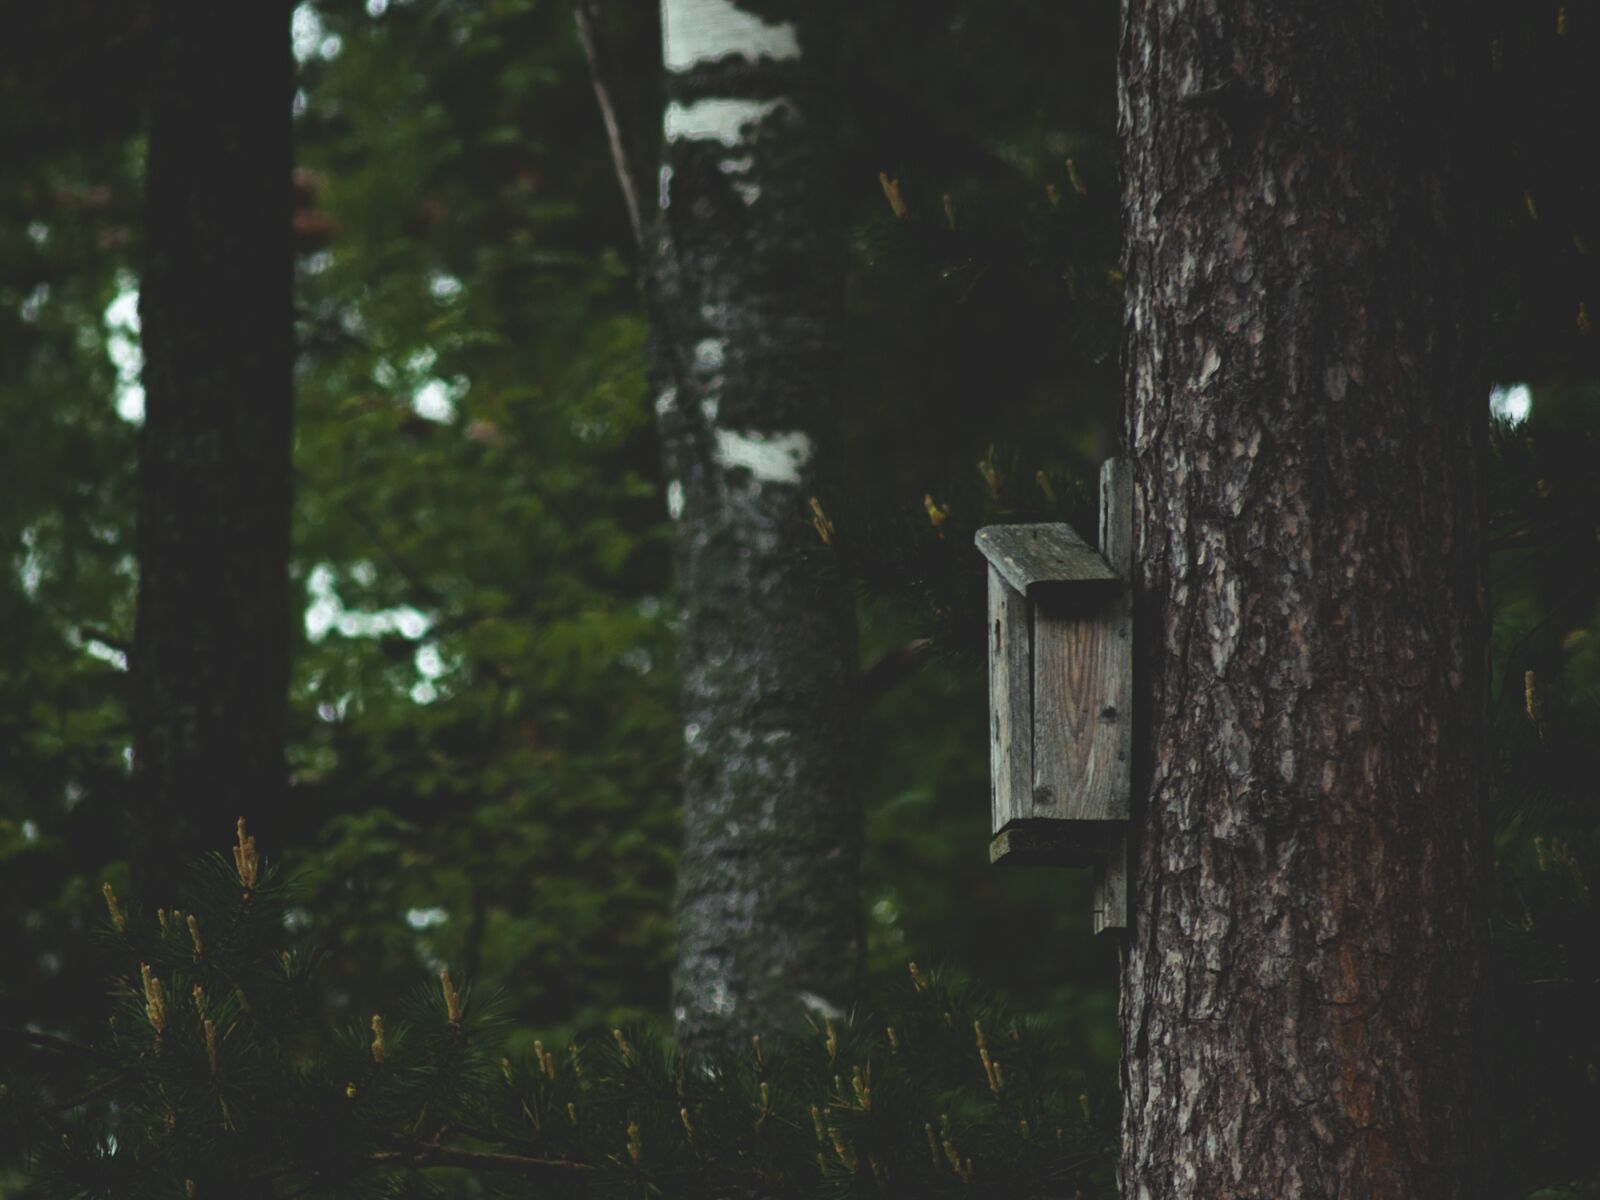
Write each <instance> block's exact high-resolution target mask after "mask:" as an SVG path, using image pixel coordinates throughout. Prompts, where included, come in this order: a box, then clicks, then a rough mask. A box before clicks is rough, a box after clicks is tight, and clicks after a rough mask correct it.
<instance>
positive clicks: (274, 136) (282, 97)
mask: <svg viewBox="0 0 1600 1200" xmlns="http://www.w3.org/2000/svg"><path fill="white" fill-rule="evenodd" d="M155 19H156V21H157V34H156V39H155V44H156V48H157V54H158V61H157V63H156V67H155V73H154V94H153V99H152V104H151V113H150V142H149V158H148V182H147V188H148V197H147V204H148V212H147V217H146V238H147V246H146V253H147V259H146V267H145V274H144V279H143V281H142V285H141V289H140V302H139V308H140V317H141V325H142V337H143V343H144V353H145V368H144V388H145V421H144V428H143V430H142V431H141V434H140V441H139V515H138V558H139V592H138V610H137V616H136V625H135V635H134V647H133V663H132V668H133V682H134V704H133V707H134V786H135V795H136V797H137V812H136V814H135V819H136V822H137V827H136V831H135V862H136V864H137V868H138V870H139V873H140V875H141V876H142V877H143V878H144V879H145V880H147V881H148V882H150V883H151V884H152V885H154V886H155V887H156V888H157V889H158V892H159V893H160V894H165V893H166V889H167V888H168V887H169V886H170V884H169V882H168V881H169V879H170V872H171V871H172V869H173V866H174V864H175V863H176V862H178V861H179V860H181V859H182V858H183V857H185V856H187V855H188V854H190V853H192V852H194V851H195V850H196V849H199V848H202V847H204V848H211V849H217V850H220V849H222V848H223V847H224V846H225V845H226V844H227V843H228V841H229V838H230V833H231V829H232V824H233V821H234V819H235V818H236V817H237V816H239V815H240V814H244V815H246V816H247V817H249V818H251V819H252V820H260V821H261V822H263V823H266V822H269V821H270V818H271V817H272V815H273V812H274V810H275V808H276V806H277V805H279V804H280V803H281V801H282V795H283V791H284V786H285V779H284V737H285V723H286V704H287V685H288V654H289V633H290V628H291V626H290V619H291V618H290V609H289V589H288V577H287V569H288V553H289V462H290V421H291V406H292V387H291V379H290V374H291V369H292V365H293V364H292V352H293V348H292V341H293V329H292V310H291V285H292V273H293V267H294V258H293V250H292V245H291V229H290V215H291V179H290V175H291V169H292V163H291V153H292V151H291V141H290V121H291V113H290V100H291V86H292V84H291V80H292V58H291V55H290V50H289V8H288V6H287V5H284V4H270V3H262V4H245V5H229V4H221V5H219V4H216V3H211V2H210V0H161V2H160V3H157V4H156V5H155Z"/></svg>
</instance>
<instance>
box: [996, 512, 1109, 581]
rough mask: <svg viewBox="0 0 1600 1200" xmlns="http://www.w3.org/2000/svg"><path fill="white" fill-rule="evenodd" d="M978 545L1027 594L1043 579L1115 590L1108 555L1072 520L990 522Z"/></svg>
mask: <svg viewBox="0 0 1600 1200" xmlns="http://www.w3.org/2000/svg"><path fill="white" fill-rule="evenodd" d="M976 542H977V546H978V550H979V551H980V552H981V553H982V554H983V556H984V557H985V558H987V559H988V560H989V563H990V565H991V566H993V567H994V569H995V570H997V571H999V572H1000V574H1001V576H1002V577H1003V578H1004V579H1005V581H1006V582H1007V583H1009V584H1010V585H1011V586H1012V587H1014V588H1016V589H1017V591H1019V592H1021V593H1022V594H1023V595H1025V596H1027V595H1030V591H1031V589H1033V588H1035V587H1036V586H1037V585H1039V584H1050V583H1069V582H1070V583H1073V584H1075V585H1084V586H1083V587H1082V588H1080V589H1078V590H1080V591H1083V590H1089V591H1094V590H1096V585H1099V587H1101V588H1103V589H1104V590H1105V591H1106V592H1108V593H1114V592H1115V589H1116V587H1117V585H1118V584H1119V582H1120V580H1119V579H1118V576H1117V573H1116V572H1115V571H1113V570H1112V569H1111V567H1110V565H1109V564H1107V562H1106V561H1105V559H1103V558H1101V557H1100V554H1099V552H1098V551H1096V550H1095V548H1094V547H1093V546H1091V545H1089V543H1088V542H1086V541H1084V540H1083V539H1082V538H1081V537H1079V536H1078V533H1077V531H1076V530H1074V529H1073V528H1072V526H1070V525H1066V524H1062V523H1061V522H1055V523H1053V524H1046V525H987V526H985V527H984V528H982V529H980V530H978V535H977V538H976Z"/></svg>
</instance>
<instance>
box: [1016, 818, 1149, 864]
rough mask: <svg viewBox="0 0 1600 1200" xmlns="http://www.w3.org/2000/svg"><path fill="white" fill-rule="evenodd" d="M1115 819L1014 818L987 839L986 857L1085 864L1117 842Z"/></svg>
mask: <svg viewBox="0 0 1600 1200" xmlns="http://www.w3.org/2000/svg"><path fill="white" fill-rule="evenodd" d="M1121 837H1122V827H1121V825H1119V824H1118V823H1117V822H1115V821H1027V820H1024V821H1020V822H1017V821H1014V822H1012V823H1011V824H1010V825H1008V826H1006V827H1005V828H1004V829H1002V830H1000V831H999V832H998V833H996V834H995V835H994V838H993V839H992V840H991V841H990V842H989V861H990V862H991V863H993V864H995V865H997V866H1007V867H1088V866H1094V865H1097V864H1099V863H1101V862H1103V861H1104V860H1105V857H1106V854H1107V852H1108V851H1109V850H1110V849H1111V848H1112V847H1113V846H1115V845H1117V844H1120V839H1121Z"/></svg>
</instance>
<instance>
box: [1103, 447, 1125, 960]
mask: <svg viewBox="0 0 1600 1200" xmlns="http://www.w3.org/2000/svg"><path fill="white" fill-rule="evenodd" d="M1100 553H1101V554H1102V555H1104V557H1105V559H1106V561H1107V562H1108V563H1110V564H1111V568H1112V570H1114V571H1116V572H1117V574H1118V575H1120V576H1122V578H1124V579H1129V580H1131V579H1132V576H1133V470H1132V467H1131V466H1130V464H1129V463H1128V461H1127V460H1126V459H1118V458H1108V459H1107V460H1106V461H1105V462H1104V463H1103V464H1102V465H1101V467H1100ZM1105 619H1106V620H1107V622H1108V623H1109V624H1110V625H1111V626H1112V627H1113V629H1114V632H1115V634H1116V640H1117V641H1119V642H1121V643H1122V644H1123V651H1122V656H1121V661H1122V663H1123V664H1124V666H1123V674H1122V679H1121V686H1122V688H1123V689H1124V694H1123V698H1122V703H1121V705H1120V708H1121V711H1122V712H1124V713H1125V714H1126V716H1125V718H1124V720H1123V721H1122V722H1121V723H1120V727H1119V731H1118V745H1117V752H1118V753H1119V754H1120V755H1121V761H1122V763H1123V767H1124V770H1123V782H1122V794H1123V796H1124V797H1127V796H1130V795H1131V791H1132V776H1131V773H1130V771H1129V770H1128V767H1129V764H1131V762H1132V756H1133V593H1132V592H1131V591H1124V592H1123V593H1122V595H1121V596H1119V597H1118V598H1117V600H1116V602H1115V603H1114V604H1113V605H1112V606H1111V608H1110V609H1109V610H1108V611H1107V613H1106V614H1105ZM1127 927H1128V835H1127V830H1126V827H1123V828H1122V829H1120V830H1119V831H1118V833H1117V834H1116V835H1115V837H1114V838H1113V840H1112V845H1111V848H1110V849H1109V850H1108V851H1107V853H1106V856H1105V857H1104V858H1103V859H1101V860H1099V861H1098V862H1096V863H1095V869H1094V931H1095V932H1096V933H1106V932H1116V931H1119V930H1124V929H1126V928H1127Z"/></svg>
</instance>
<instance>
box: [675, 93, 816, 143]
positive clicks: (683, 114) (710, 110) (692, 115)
mask: <svg viewBox="0 0 1600 1200" xmlns="http://www.w3.org/2000/svg"><path fill="white" fill-rule="evenodd" d="M786 103H788V101H786V100H783V99H781V98H780V99H776V100H735V99H730V98H726V97H724V98H718V99H712V100H696V101H695V102H694V103H693V104H679V103H678V102H677V101H676V100H674V101H673V102H672V103H671V104H669V105H667V119H666V125H665V133H666V137H667V141H669V142H677V141H691V142H721V143H722V144H723V145H724V146H727V147H728V148H729V149H730V150H731V149H732V148H733V147H735V146H737V145H738V144H739V143H740V142H741V141H743V140H744V136H745V134H744V131H745V127H746V126H747V125H755V124H759V123H760V122H761V121H764V120H766V118H768V117H770V116H771V115H772V114H773V113H775V112H776V111H777V110H778V109H779V107H780V106H782V105H784V104H786Z"/></svg>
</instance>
